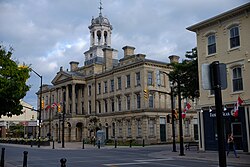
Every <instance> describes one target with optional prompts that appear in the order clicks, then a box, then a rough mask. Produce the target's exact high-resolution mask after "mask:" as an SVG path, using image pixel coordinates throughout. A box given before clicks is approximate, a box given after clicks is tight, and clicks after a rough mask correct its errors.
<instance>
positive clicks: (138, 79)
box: [135, 72, 141, 86]
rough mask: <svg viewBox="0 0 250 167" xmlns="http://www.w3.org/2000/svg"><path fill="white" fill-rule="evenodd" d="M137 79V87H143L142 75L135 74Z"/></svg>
mask: <svg viewBox="0 0 250 167" xmlns="http://www.w3.org/2000/svg"><path fill="white" fill-rule="evenodd" d="M135 77H136V86H140V85H141V75H140V72H137V73H136V74H135Z"/></svg>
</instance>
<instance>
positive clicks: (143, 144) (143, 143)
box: [142, 139, 145, 147]
mask: <svg viewBox="0 0 250 167" xmlns="http://www.w3.org/2000/svg"><path fill="white" fill-rule="evenodd" d="M144 146H145V141H144V139H143V140H142V147H144Z"/></svg>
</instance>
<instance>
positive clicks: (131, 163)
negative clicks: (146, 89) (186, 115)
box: [0, 145, 250, 167]
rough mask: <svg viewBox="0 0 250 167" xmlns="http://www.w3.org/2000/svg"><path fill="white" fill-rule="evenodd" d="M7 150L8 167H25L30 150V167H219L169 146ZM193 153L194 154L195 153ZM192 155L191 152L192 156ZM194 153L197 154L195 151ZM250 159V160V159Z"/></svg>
mask: <svg viewBox="0 0 250 167" xmlns="http://www.w3.org/2000/svg"><path fill="white" fill-rule="evenodd" d="M0 147H4V148H5V150H6V151H5V162H6V167H14V166H15V167H22V166H23V152H24V151H28V167H60V166H61V163H60V159H61V158H66V159H67V162H66V165H67V167H105V166H107V167H163V166H165V167H189V166H190V167H191V166H192V167H196V166H197V167H200V166H202V167H216V166H218V161H217V160H211V159H197V158H195V157H194V158H192V157H190V156H179V155H178V152H175V153H173V152H171V147H169V146H150V147H132V148H125V147H123V148H113V147H109V148H101V149H98V148H96V147H95V148H94V147H93V148H88V149H70V148H68V149H43V148H37V147H15V146H9V145H4V146H2V145H0ZM191 152H192V151H191ZM191 152H189V153H191ZM193 152H194V153H195V152H196V151H193ZM249 158H250V157H249ZM230 166H231V167H236V166H241V167H247V166H249V165H247V164H237V163H234V164H231V165H230Z"/></svg>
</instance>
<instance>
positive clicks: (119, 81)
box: [117, 77, 122, 90]
mask: <svg viewBox="0 0 250 167" xmlns="http://www.w3.org/2000/svg"><path fill="white" fill-rule="evenodd" d="M117 89H118V90H121V89H122V79H121V77H118V78H117Z"/></svg>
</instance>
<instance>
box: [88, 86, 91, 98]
mask: <svg viewBox="0 0 250 167" xmlns="http://www.w3.org/2000/svg"><path fill="white" fill-rule="evenodd" d="M88 93H89V94H88V95H89V96H91V85H89V86H88Z"/></svg>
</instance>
